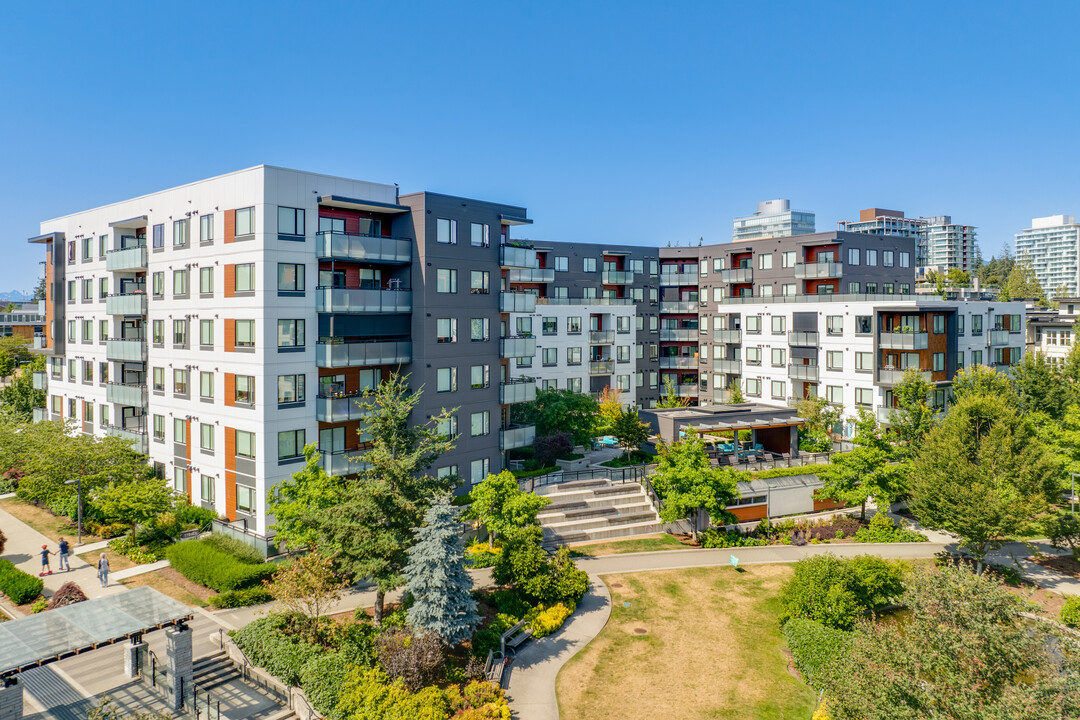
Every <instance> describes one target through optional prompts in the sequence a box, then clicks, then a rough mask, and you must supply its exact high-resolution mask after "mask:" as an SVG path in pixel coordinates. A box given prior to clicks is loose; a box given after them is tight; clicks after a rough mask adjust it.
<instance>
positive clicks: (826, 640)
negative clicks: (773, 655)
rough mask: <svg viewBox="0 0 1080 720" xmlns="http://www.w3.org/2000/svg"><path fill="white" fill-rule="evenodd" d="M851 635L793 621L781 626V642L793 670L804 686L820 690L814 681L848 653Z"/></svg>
mask: <svg viewBox="0 0 1080 720" xmlns="http://www.w3.org/2000/svg"><path fill="white" fill-rule="evenodd" d="M851 636H852V633H849V632H845V631H843V630H834V629H833V628H830V627H825V626H824V625H822V624H821V623H819V622H815V621H813V620H803V619H801V618H793V619H791V620H788V621H787V622H786V623H784V639H785V640H787V644H788V649H789V650H791V655H792V657H793V658H794V659H795V667H796V669H798V671H799V672H801V673H802V676H803V679H805V680H806V683H807V684H808V685H810V686H812V687H815V688H817V689H821V688H819V687H818V686H817V685H816V684H815V682H814V677H815V676H816V675H817V673H819V672H820V671H821V669H822V668H824V667H825V666H826V665H827V664H828V663H830V662H832V661H833V660H834V659H836V658H837V657H840V656H842V655H843V654H844V653H846V652H847V649H848V644H849V643H850V642H851Z"/></svg>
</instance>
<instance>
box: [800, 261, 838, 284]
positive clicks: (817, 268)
mask: <svg viewBox="0 0 1080 720" xmlns="http://www.w3.org/2000/svg"><path fill="white" fill-rule="evenodd" d="M843 276H844V265H843V264H842V263H838V262H814V263H796V264H795V279H796V280H817V279H819V278H838V277H843Z"/></svg>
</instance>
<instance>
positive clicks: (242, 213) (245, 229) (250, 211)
mask: <svg viewBox="0 0 1080 720" xmlns="http://www.w3.org/2000/svg"><path fill="white" fill-rule="evenodd" d="M254 234H255V208H253V207H246V208H240V209H238V210H237V211H236V237H240V236H242V235H254Z"/></svg>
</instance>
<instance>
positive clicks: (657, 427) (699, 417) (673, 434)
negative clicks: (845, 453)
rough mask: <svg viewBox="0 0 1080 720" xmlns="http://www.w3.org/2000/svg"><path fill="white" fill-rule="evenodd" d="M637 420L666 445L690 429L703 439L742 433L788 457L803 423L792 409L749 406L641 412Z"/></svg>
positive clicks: (793, 451)
mask: <svg viewBox="0 0 1080 720" xmlns="http://www.w3.org/2000/svg"><path fill="white" fill-rule="evenodd" d="M641 417H642V419H643V420H644V421H645V422H646V423H648V424H649V425H650V427H651V429H652V431H653V433H654V434H656V435H658V436H659V437H660V439H662V440H663V441H664V442H667V443H671V442H675V441H676V440H678V439H679V438H680V437H681V436H682V433H685V431H686V430H688V429H690V428H693V429H694V430H696V431H697V432H699V433H701V434H703V435H706V436H730V437H731V438H732V440H734V439H736V438H737V437H738V433H739V432H740V431H743V430H745V431H749V433H750V441H751V443H753V444H754V445H761V446H762V449H763V450H765V451H767V452H771V453H776V454H779V455H783V454H785V453H787V454H789V455H790V456H791V457H798V454H799V440H798V428H799V426H801V425H803V424H804V423H805V422H806V421H805V420H804V419H803V418H801V417H799V416H798V415H797V414H796V413H795V410H794V409H789V408H778V407H772V406H769V405H756V404H751V403H746V404H741V405H719V406H710V407H692V408H670V409H663V410H643V411H642V412H641Z"/></svg>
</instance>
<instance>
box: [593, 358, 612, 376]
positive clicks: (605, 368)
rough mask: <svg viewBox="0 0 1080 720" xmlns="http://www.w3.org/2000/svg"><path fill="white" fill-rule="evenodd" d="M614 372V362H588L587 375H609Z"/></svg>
mask: <svg viewBox="0 0 1080 720" xmlns="http://www.w3.org/2000/svg"><path fill="white" fill-rule="evenodd" d="M613 372H615V361H614V360H590V361H589V374H590V375H610V374H611V373H613Z"/></svg>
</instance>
